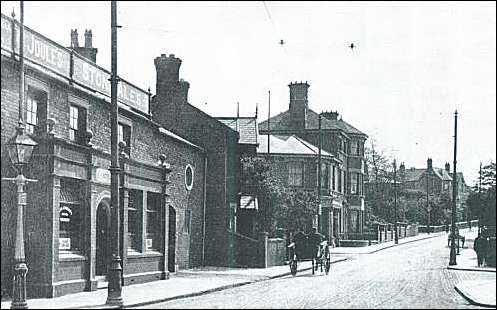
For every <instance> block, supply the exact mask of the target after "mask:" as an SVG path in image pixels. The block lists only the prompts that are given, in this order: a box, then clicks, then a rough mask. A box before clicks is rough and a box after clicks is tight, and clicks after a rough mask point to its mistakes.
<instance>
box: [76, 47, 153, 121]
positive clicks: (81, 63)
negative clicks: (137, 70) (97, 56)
mask: <svg viewBox="0 0 497 310" xmlns="http://www.w3.org/2000/svg"><path fill="white" fill-rule="evenodd" d="M73 65H74V69H73V76H72V78H73V79H74V80H75V81H76V82H79V83H80V84H83V85H85V86H87V87H89V88H91V89H94V90H96V91H98V92H100V93H102V94H104V95H106V96H109V97H110V81H109V79H110V73H109V72H108V71H107V70H104V69H102V68H100V67H98V66H97V65H95V64H94V63H92V62H90V61H88V60H86V59H84V58H83V57H81V56H79V55H76V54H75V55H73ZM117 99H118V101H120V102H122V103H124V104H125V105H127V106H130V107H132V108H135V109H137V110H139V111H141V112H143V113H146V114H148V112H149V111H148V94H147V93H145V92H144V91H142V90H140V89H138V88H137V87H135V86H133V85H131V84H130V83H128V82H126V81H123V80H121V81H120V82H119V83H118V84H117Z"/></svg>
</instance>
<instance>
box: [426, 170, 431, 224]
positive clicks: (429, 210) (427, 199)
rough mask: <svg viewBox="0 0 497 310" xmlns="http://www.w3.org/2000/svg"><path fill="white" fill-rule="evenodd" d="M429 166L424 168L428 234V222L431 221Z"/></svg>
mask: <svg viewBox="0 0 497 310" xmlns="http://www.w3.org/2000/svg"><path fill="white" fill-rule="evenodd" d="M429 169H430V168H429V167H428V168H427V169H426V211H428V234H430V229H431V227H430V222H431V207H430V201H429V194H428V191H429V187H428V176H429V175H430V170H429Z"/></svg>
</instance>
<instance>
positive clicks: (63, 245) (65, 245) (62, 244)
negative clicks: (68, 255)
mask: <svg viewBox="0 0 497 310" xmlns="http://www.w3.org/2000/svg"><path fill="white" fill-rule="evenodd" d="M70 249H71V238H59V250H70Z"/></svg>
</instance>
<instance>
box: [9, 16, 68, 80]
mask: <svg viewBox="0 0 497 310" xmlns="http://www.w3.org/2000/svg"><path fill="white" fill-rule="evenodd" d="M15 31H16V36H15V40H16V41H15V42H16V43H15V45H14V52H15V53H16V54H19V40H20V35H19V34H20V26H19V24H18V23H16V24H15ZM24 57H25V58H26V59H29V60H31V61H33V62H35V63H37V64H40V65H42V66H44V67H47V68H49V69H51V70H53V71H55V72H57V73H59V74H61V75H63V76H65V77H69V70H70V65H71V53H70V52H69V51H68V50H67V49H65V48H63V47H61V46H59V45H58V44H56V43H54V42H52V41H50V40H49V39H47V38H45V37H44V36H42V35H40V34H38V33H36V32H34V31H33V30H31V29H29V28H27V27H24Z"/></svg>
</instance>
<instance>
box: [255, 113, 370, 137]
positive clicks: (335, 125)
mask: <svg viewBox="0 0 497 310" xmlns="http://www.w3.org/2000/svg"><path fill="white" fill-rule="evenodd" d="M267 124H268V121H267V120H265V121H263V122H262V123H260V124H259V129H260V130H263V131H267V129H268V125H267ZM270 126H271V130H275V131H277V130H292V129H293V128H292V126H291V118H290V111H289V110H287V111H285V112H282V113H280V114H278V115H276V116H273V117H271V118H270ZM305 129H319V114H318V113H316V112H314V111H313V110H311V109H308V110H307V122H306V125H305ZM321 129H334V130H343V131H344V132H346V133H348V134H356V135H364V136H367V135H366V134H365V133H363V132H362V131H360V130H359V129H357V128H355V127H354V126H352V125H350V124H349V123H347V122H345V121H344V120H342V119H339V120H332V119H328V118H326V117H322V118H321Z"/></svg>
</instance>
